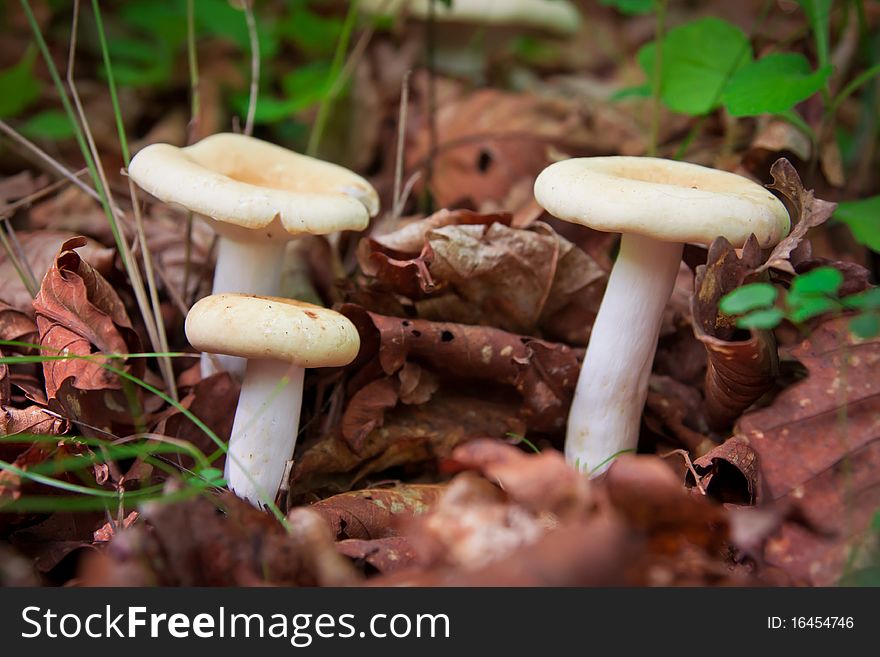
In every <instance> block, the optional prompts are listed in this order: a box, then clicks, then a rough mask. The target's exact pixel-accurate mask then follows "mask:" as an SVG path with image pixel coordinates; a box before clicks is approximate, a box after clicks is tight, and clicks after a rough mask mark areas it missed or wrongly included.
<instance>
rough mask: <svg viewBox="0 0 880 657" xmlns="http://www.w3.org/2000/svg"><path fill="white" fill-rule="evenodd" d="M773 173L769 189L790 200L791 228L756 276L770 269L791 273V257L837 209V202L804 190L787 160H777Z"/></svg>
mask: <svg viewBox="0 0 880 657" xmlns="http://www.w3.org/2000/svg"><path fill="white" fill-rule="evenodd" d="M770 173H771V175H772V176H773V184H772V185H770V186H769V187H770V189H774V190H776V191H778V192H779V193H780V194H782V196H783V197H785V199H786V200H787V201H788V203H787V207H788V211H789V214H790V215H791V219H792V229H791V232H790V233H789V234H788V237H786V238H785V239H783V240H782V241H781V242H780V243H779V244H777V245H776V246H775V247H774V248H773V250H772V251H771V252H770V255H769V257H768V258H767V260H766V262H764V264H762V265H760V266H759V267H756V268H755V269H754V272H755V273H757V272H761V271H764V270H766V269H769V268H770V267H779V268H782V269H784V270H786V271H791V265H790V264H788V259H789V256H790V255H791V254H792V252H793V251H794V250H795V249H796V248H797V247H798V245H799V244H800V243H801V242H802V241H803V240H804V239H805V238H806V235H807V231H809V230H810V229H811V228H815V227H816V226H819V225H821V224H823V223H825V222H826V221H828V218H829V217H830V216H831V213H832V212H834V208H836V207H837V204H836V203H829V202H828V201H823V200H821V199H818V198H816V197H815V195H814V194H813V190H807V189H804V185H803V183H801V178H800V176H799V175H798V173H797V171H796V170H795V168H794V167H793V166H792V165H791V162H789V161H788V160H786V159H785V158H780V159H778V160H776V162H774V163H773V166H772V167H771V168H770Z"/></svg>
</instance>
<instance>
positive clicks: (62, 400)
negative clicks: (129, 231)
mask: <svg viewBox="0 0 880 657" xmlns="http://www.w3.org/2000/svg"><path fill="white" fill-rule="evenodd" d="M84 244H85V238H74V239H71V240H68V241H66V242H65V243H64V244H63V245H62V246H61V250H60V251H59V252H58V255H57V257H56V259H55V262H54V264H53V265H52V267H51V268H50V269H49V271H48V272H47V273H46V276H45V278H44V279H43V284H42V285H41V287H40V292H39V293H38V294H37V297H36V299H34V310H35V311H36V315H37V328H38V330H39V336H40V345H41V346H42V347H43V348H44V351H45V353H46V354H48V355H50V356H51V355H57V354H61V355H70V356H74V357H75V356H90V357H91V356H93V355H94V354H127V353H130V352H132V351H134V352H137V351H140V340H139V338H138V336H137V333H136V332H135V330H134V329H133V328H132V325H131V321H130V320H129V318H128V314H127V312H126V310H125V306H123V304H122V301H121V300H120V299H119V296H118V295H117V294H116V291H115V290H114V289H113V287H112V286H111V285H110V284H109V283H108V282H107V281H106V280H105V279H104V277H103V276H101V274H100V273H98V272H97V271H96V270H95V269H93V268H92V267H91V266H90V265H89V264H88V263H86V262H85V261H84V260H83V259H82V258H81V257H80V255H79V254H78V253H77V252H76V251H75V250H74V249H76V248H77V247H81V246H83V245H84ZM115 362H116V365H115V366H116V367H125V368H126V369H127V370H128V371H129V372H131V373H132V374H134V375H136V376H139V375H141V374H143V371H144V364H143V360H142V359H138V360H137V361H135V362H134V363H132V364H126V365H123V364H122V363H121V362H119V361H115ZM102 363H109V361H108V360H105V359H104V360H98V359H92V358H89V359H82V358H64V359H53V360H47V361H45V362H44V363H43V374H44V376H45V379H46V394H47V396H48V398H49V402H50V405H51V404H53V403H55V404H58V405H59V406H60V407H61V408H62V409H63V410H64V412H65V414H66V415H67V416H68V417H70V418H71V419H79V420H82V421H83V422H87V423H89V424H93V425H97V426H106V425H107V424H108V421H109V422H114V421H119V422H124V423H130V422H131V410H130V403H129V400H128V399H127V398H126V397H125V395H123V394H122V392H121V391H122V387H123V386H122V382H121V380H120V379H119V377H118V376H117V375H116V374H114V373H112V372H110V371H108V370H107V369H105V368H104V367H102V366H101V365H102ZM105 393H107V394H106V395H105Z"/></svg>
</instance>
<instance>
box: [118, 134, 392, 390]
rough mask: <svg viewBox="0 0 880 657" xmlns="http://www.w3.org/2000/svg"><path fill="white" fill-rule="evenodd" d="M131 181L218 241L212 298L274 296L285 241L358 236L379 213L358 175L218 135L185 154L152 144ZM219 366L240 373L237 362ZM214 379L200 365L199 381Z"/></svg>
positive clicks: (135, 164)
mask: <svg viewBox="0 0 880 657" xmlns="http://www.w3.org/2000/svg"><path fill="white" fill-rule="evenodd" d="M128 174H129V176H131V178H132V180H134V182H135V183H137V185H138V186H139V187H141V188H142V189H144V190H145V191H147V192H149V193H150V194H152V195H153V196H155V197H156V198H158V199H160V200H162V201H165V202H166V203H172V204H176V205H180V206H183V207H184V208H185V209H187V210H190V211H191V212H194V213H196V214H197V215H198V216H200V217H201V218H202V219H204V220H205V221H206V222H207V223H208V224H209V225H210V226H211V227H212V228H213V229H214V231H216V232H217V234H218V235H219V236H220V242H219V245H218V250H217V266H216V268H215V270H214V286H213V293H214V294H219V293H222V292H242V293H247V294H265V295H268V296H273V295H277V294H278V292H279V289H280V284H281V269H282V262H283V259H284V252H285V247H286V245H287V242H288V240H291V239H293V238H294V237H296V236H297V235H300V234H302V233H311V234H313V235H326V234H328V233H333V232H335V231H341V230H363V229H364V228H366V227H367V225H368V223H369V220H370V219H369V218H370V217H371V216H375V215H376V213H377V212H378V211H379V197H378V195H377V194H376V190H375V189H373V187H372V186H371V185H370V183H368V182H367V181H366V180H364V179H363V178H361V177H360V176H358V175H357V174H355V173H352V172H351V171H349V170H348V169H345V168H343V167H341V166H338V165H336V164H331V163H330V162H324V161H322V160H317V159H315V158H312V157H307V156H305V155H300V154H299V153H294V152H293V151H289V150H287V149H285V148H281V147H280V146H275V145H274V144H270V143H268V142H265V141H261V140H259V139H254V138H253V137H247V136H245V135H237V134H231V133H221V134H217V135H212V136H210V137H206V138H205V139H203V140H202V141H200V142H198V143H197V144H194V145H192V146H187V147H185V148H178V147H177V146H171V145H170V144H152V145H150V146H147V147H146V148H144V149H142V150H141V151H139V152H138V153H137V155H135V156H134V158H133V159H132V161H131V163H130V165H129V167H128ZM220 361H221V365H222V366H223V368H224V369H226V370H228V371H230V372H232V373H234V374H238V375H240V374H241V373H242V372H243V366H244V364H243V363H242V362H241V361H236V360H233V359H220ZM213 371H214V368H213V367H212V365H211V363H210V360H209V359H208V358H203V359H202V375H203V376H208V375H209V374H212V373H213Z"/></svg>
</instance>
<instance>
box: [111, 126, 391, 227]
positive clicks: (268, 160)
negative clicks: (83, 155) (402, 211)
mask: <svg viewBox="0 0 880 657" xmlns="http://www.w3.org/2000/svg"><path fill="white" fill-rule="evenodd" d="M128 175H129V176H131V178H132V180H134V182H135V183H137V185H138V186H139V187H140V188H142V189H144V190H145V191H147V192H149V193H150V194H152V195H153V196H155V197H156V198H158V199H160V200H162V201H165V202H166V203H172V204H176V205H180V206H183V207H184V208H186V209H187V210H190V211H192V212H196V213H198V214H200V215H202V216H203V217H204V218H206V219H208V220H209V221H210V222H211V223H213V224H214V227H215V229H217V230H218V232H220V233H221V234H227V233H235V234H237V237H238V238H242V239H248V238H251V239H256V238H270V239H282V240H286V239H290V238H291V237H293V236H295V235H297V234H300V233H312V234H316V235H323V234H327V233H332V232H336V231H340V230H363V229H364V228H366V227H367V225H368V223H369V218H370V216H374V215H375V214H376V213H377V212H378V211H379V197H378V195H377V193H376V190H375V189H373V187H372V186H371V185H370V183H369V182H367V181H366V180H364V179H363V178H362V177H361V176H359V175H357V174H355V173H353V172H351V171H349V170H348V169H345V168H344V167H341V166H339V165H336V164H332V163H330V162H324V161H323V160H318V159H315V158H313V157H308V156H306V155H301V154H299V153H294V152H293V151H289V150H287V149H286V148H282V147H280V146H276V145H275V144H270V143H268V142H265V141H262V140H260V139H255V138H253V137H247V136H245V135H238V134H232V133H220V134H216V135H212V136H210V137H206V138H205V139H203V140H201V141H200V142H198V143H196V144H193V145H192V146H187V147H185V148H179V147H177V146H172V145H170V144H152V145H150V146H147V147H146V148H143V149H142V150H141V151H139V152H138V153H137V154H136V155H135V156H134V158H133V159H132V161H131V164H130V165H129V167H128ZM250 231H256V232H257V234H256V235H252V236H250V235H248V234H247V233H248V232H250Z"/></svg>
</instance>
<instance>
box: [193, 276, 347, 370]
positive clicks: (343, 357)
mask: <svg viewBox="0 0 880 657" xmlns="http://www.w3.org/2000/svg"><path fill="white" fill-rule="evenodd" d="M186 337H187V339H188V340H189V342H190V344H191V345H192V346H193V347H195V348H196V349H198V350H199V351H204V352H207V353H211V354H225V355H227V356H239V357H241V358H248V359H252V358H253V359H266V360H281V361H287V362H290V363H293V364H295V365H299V366H300V367H339V366H342V365H347V364H348V363H350V362H351V361H353V360H354V359H355V357H356V356H357V354H358V350H359V349H360V344H361V342H360V336H359V335H358V331H357V329H356V328H355V326H354V324H352V323H351V322H350V321H349V320H348V318H347V317H345V316H344V315H341V314H339V313H338V312H336V311H334V310H330V309H329V308H322V307H321V306H313V305H312V304H310V303H305V302H303V301H296V300H294V299H281V298H278V297H260V296H254V295H248V294H232V293H227V294H212V295H211V296H207V297H204V298H203V299H200V300H199V301H198V302H197V303H196V304H195V305H194V306H193V307H192V308H191V309H190V311H189V314H188V315H187V316H186Z"/></svg>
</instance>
